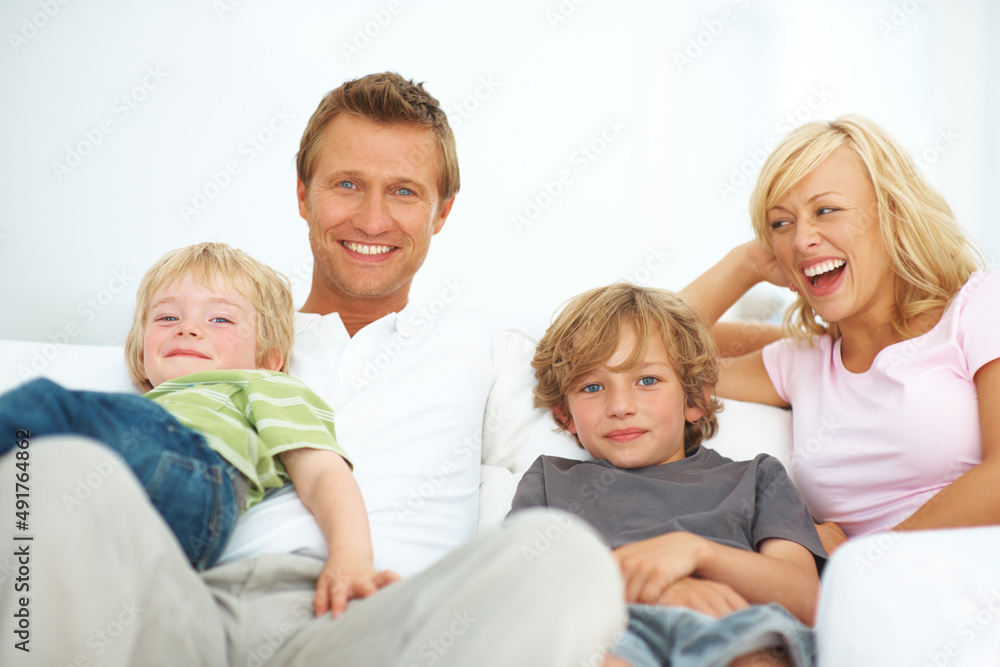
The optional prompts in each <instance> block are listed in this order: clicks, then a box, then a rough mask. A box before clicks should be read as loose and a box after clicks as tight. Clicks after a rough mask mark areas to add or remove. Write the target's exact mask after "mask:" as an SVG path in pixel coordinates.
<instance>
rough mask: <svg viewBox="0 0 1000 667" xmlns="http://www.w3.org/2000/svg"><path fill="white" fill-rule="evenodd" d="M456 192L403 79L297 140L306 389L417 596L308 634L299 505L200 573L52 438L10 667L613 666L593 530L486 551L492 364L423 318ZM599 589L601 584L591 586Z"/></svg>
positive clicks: (257, 524) (322, 114) (603, 564)
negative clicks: (305, 239) (482, 488)
mask: <svg viewBox="0 0 1000 667" xmlns="http://www.w3.org/2000/svg"><path fill="white" fill-rule="evenodd" d="M338 100H353V101H350V102H349V103H348V104H347V105H346V106H337V105H338V104H339V102H337V101H338ZM331 104H332V105H333V107H334V110H333V112H332V113H327V111H328V110H325V107H326V106H329V105H331ZM393 107H398V108H400V109H403V110H404V111H405V110H406V109H407V108H408V107H409V108H410V109H411V111H407V112H406V113H411V114H416V116H420V117H423V118H429V119H431V122H423V121H421V120H419V118H417V119H414V120H411V119H408V118H405V117H403V118H401V117H400V116H398V115H392V114H391V113H389V111H388V109H391V108H393ZM363 109H368V110H370V111H371V113H366V112H365V111H363ZM412 109H415V111H412ZM411 117H412V116H411ZM413 118H415V117H413ZM457 190H458V172H457V161H456V160H455V159H454V140H453V138H452V137H451V132H450V130H449V129H448V126H447V121H446V120H445V118H444V114H443V113H442V112H441V111H440V109H439V107H438V104H437V101H436V100H434V98H432V97H430V96H429V95H427V94H426V93H425V92H424V91H423V89H422V86H418V85H413V84H412V83H411V82H407V81H405V80H403V79H402V78H401V77H399V76H397V75H395V74H379V75H373V76H369V77H364V78H363V79H360V80H358V81H354V82H349V83H347V84H344V86H342V87H341V88H340V89H338V90H337V91H334V92H333V93H331V94H330V95H328V96H327V98H326V99H325V100H324V102H323V103H322V104H321V105H320V108H319V109H318V110H317V114H316V116H315V117H314V118H313V119H312V120H311V121H310V123H309V126H308V127H307V129H306V133H305V135H304V137H303V142H302V149H301V151H300V155H299V184H298V196H299V207H300V212H301V213H302V215H303V217H304V218H305V219H306V220H307V221H308V223H309V235H310V242H311V245H312V248H313V253H314V258H315V266H316V268H315V271H314V278H313V284H312V290H311V292H310V295H309V298H308V299H307V301H306V304H305V306H304V308H303V312H302V313H300V315H299V321H298V322H297V333H296V341H297V343H296V350H295V352H294V355H293V360H294V361H293V368H292V373H293V374H295V375H299V376H300V377H302V379H303V380H304V381H305V382H306V383H308V384H310V385H312V386H313V388H314V389H315V390H316V391H317V392H318V393H319V394H320V395H321V396H323V397H324V398H325V399H326V400H327V401H328V402H329V403H330V404H331V405H332V406H333V407H334V409H335V412H336V422H337V425H336V428H337V432H338V436H339V438H340V440H341V442H342V444H343V445H344V447H345V448H346V449H349V450H351V451H352V459H353V460H354V463H355V473H356V476H357V479H358V482H359V484H360V485H361V488H362V492H363V495H364V496H365V502H366V505H367V506H368V511H369V517H370V520H371V523H372V539H373V545H374V549H375V558H376V565H377V566H378V567H380V568H383V567H388V568H391V569H395V570H396V571H398V572H400V573H401V574H404V575H409V576H405V577H404V579H403V580H402V581H400V582H397V583H394V584H391V585H389V586H387V587H385V588H383V589H382V590H380V591H379V592H377V593H375V594H373V595H371V596H370V597H367V598H365V599H360V600H355V601H353V602H352V603H351V604H350V605H349V606H348V609H347V612H346V613H345V614H344V615H343V616H341V617H340V618H338V619H337V620H333V619H332V618H331V617H329V616H324V617H320V618H314V617H313V616H312V613H311V608H312V589H313V585H314V583H315V578H316V576H317V574H318V573H319V571H320V569H321V567H322V562H323V561H322V559H321V558H314V557H312V556H314V555H316V554H315V553H314V552H315V551H316V550H317V549H318V548H320V547H317V546H316V544H317V540H316V539H315V538H316V536H317V534H318V532H319V531H318V529H317V528H316V527H315V522H314V521H312V520H311V518H310V517H308V516H307V515H303V514H302V512H301V508H300V507H299V506H298V505H297V503H298V501H297V498H295V496H294V495H292V494H289V493H285V494H284V495H279V496H278V497H276V498H272V499H268V500H265V501H264V502H263V503H261V505H260V506H258V507H259V508H261V509H262V510H263V511H261V512H256V513H255V512H250V513H248V514H247V515H246V516H245V517H244V519H245V521H244V522H243V525H241V527H240V529H238V535H237V536H234V540H233V543H232V544H231V545H230V549H229V554H228V562H226V563H225V564H223V565H220V566H218V567H216V568H214V569H212V570H209V571H208V572H206V573H204V574H202V575H199V574H197V573H196V572H194V570H192V569H191V568H190V567H189V566H188V565H187V563H186V560H185V559H184V556H183V552H182V551H181V550H180V547H179V546H178V545H177V544H176V542H175V541H174V540H173V539H172V538H171V536H170V533H169V529H168V528H167V527H166V526H165V525H164V524H163V523H162V521H161V520H159V518H158V516H157V515H156V514H155V510H154V509H153V508H152V507H151V505H150V504H149V502H148V500H147V499H146V498H145V496H144V492H143V491H142V488H141V487H140V486H139V484H138V483H137V482H136V480H135V479H134V478H132V477H131V476H130V475H129V474H128V473H127V471H125V470H124V469H123V468H122V467H121V466H118V465H117V464H116V463H115V462H114V461H113V460H111V459H110V458H109V456H108V450H106V449H104V448H102V447H99V446H97V445H93V444H90V443H87V442H83V441H80V440H74V439H50V440H47V441H46V440H39V441H36V442H31V443H30V444H29V445H28V446H26V447H23V448H21V449H19V450H18V451H27V452H29V455H28V458H29V460H30V468H29V470H30V475H29V477H28V478H26V479H29V481H30V486H31V514H30V518H31V531H30V535H31V537H32V538H33V539H32V540H17V539H16V538H18V537H26V536H27V535H28V534H27V533H18V532H16V531H15V528H14V525H15V521H14V518H12V517H11V516H10V515H11V514H13V513H14V508H13V504H14V498H15V486H14V484H15V476H16V475H18V474H20V472H21V471H22V470H23V469H24V468H19V467H18V464H19V463H23V462H24V457H22V458H21V459H18V458H16V457H15V456H14V455H13V454H12V455H9V456H7V457H4V458H3V459H0V497H2V500H0V509H4V510H6V511H5V512H4V516H5V517H7V519H6V520H5V521H3V522H0V526H2V527H0V539H2V540H3V544H4V545H7V546H6V547H5V548H6V549H14V550H15V553H16V554H17V555H16V559H15V560H17V562H16V563H15V564H14V569H13V570H12V571H11V574H10V575H8V576H7V580H6V581H5V582H4V586H5V589H4V591H3V596H2V597H0V617H2V618H3V619H4V627H10V625H9V622H10V620H11V619H13V621H14V622H13V627H14V630H15V635H14V636H13V637H12V636H11V635H10V634H9V632H6V631H5V633H4V638H3V641H2V643H0V663H2V664H58V665H67V664H76V665H89V664H102V665H136V664H141V665H157V664H169V665H181V664H183V665H198V664H204V665H220V664H236V665H318V664H334V665H378V666H380V667H382V666H385V665H431V664H434V665H515V664H518V665H521V664H538V665H563V664H565V665H570V664H572V665H576V664H598V663H599V662H600V657H599V656H600V655H601V653H602V652H603V650H604V649H606V648H607V646H608V644H609V642H610V641H611V639H612V638H613V636H614V635H615V633H616V632H617V630H618V629H620V628H621V627H622V625H623V623H624V606H623V604H622V599H623V592H622V586H621V581H620V575H619V573H618V570H617V567H616V566H615V564H614V562H613V560H612V559H611V557H610V556H609V555H608V554H607V552H606V549H605V548H604V547H603V546H602V545H601V544H600V543H599V542H598V541H597V540H596V539H595V537H594V536H593V534H592V533H591V532H590V531H589V529H586V528H584V527H582V526H580V525H579V523H578V522H574V521H572V520H571V519H568V518H567V517H566V516H565V515H560V514H548V513H541V514H535V515H534V516H528V517H526V518H525V519H524V520H523V521H520V522H513V523H512V524H510V525H507V526H505V527H504V528H503V529H498V530H495V531H492V532H490V533H487V534H484V535H480V536H476V537H473V533H474V529H475V510H476V496H475V488H476V484H478V466H479V456H478V448H477V447H476V446H475V443H477V442H479V440H478V438H480V437H481V432H482V428H483V419H484V412H485V410H484V406H485V399H486V394H487V392H488V389H489V382H490V379H491V377H492V376H491V373H490V372H489V367H488V365H487V363H488V357H487V356H486V355H485V350H484V349H483V348H481V347H477V345H476V344H475V343H474V342H470V341H472V339H471V338H470V337H467V336H464V333H465V329H464V328H463V325H462V324H461V322H460V318H458V316H457V313H450V312H444V313H437V314H435V315H433V316H431V315H429V314H428V313H427V312H426V311H423V310H421V309H420V308H419V305H418V304H409V303H408V301H409V288H410V284H411V281H412V279H413V276H414V275H415V273H416V272H417V270H418V269H419V268H420V265H421V263H422V262H423V260H424V258H425V256H426V254H427V250H428V247H429V243H430V239H431V237H432V236H433V235H434V234H436V233H437V232H438V231H440V230H441V228H442V226H443V225H444V222H445V220H446V219H447V217H448V214H449V213H450V211H451V205H452V202H453V198H454V195H455V193H456V192H457ZM10 436H11V434H3V437H10ZM24 467H27V466H24ZM470 483H471V484H470ZM319 540H320V543H321V540H322V536H321V535H320V536H319ZM18 549H20V551H18ZM262 551H271V552H274V553H272V554H267V555H261V556H258V557H254V556H256V555H257V554H259V553H261V552H262ZM291 552H295V553H291ZM526 552H529V553H530V554H531V558H527V557H525V555H524V553H526ZM22 566H23V567H22ZM581 573H585V576H586V577H587V581H588V584H587V586H584V587H580V586H578V585H576V584H575V583H574V582H575V581H577V580H579V579H580V578H581ZM15 578H16V579H15ZM12 580H14V584H15V586H14V587H12V586H11V581H12ZM543 588H544V589H545V590H546V592H547V595H545V596H544V598H545V599H544V600H541V599H539V597H541V596H538V595H537V591H538V590H539V589H543ZM12 591H16V592H12ZM17 632H21V633H23V634H21V635H18V634H16V633H17ZM22 637H28V638H29V639H30V645H28V646H30V653H29V652H25V651H22V650H21V648H18V647H17V646H16V645H15V644H16V642H17V641H19V640H20V639H21V638H22Z"/></svg>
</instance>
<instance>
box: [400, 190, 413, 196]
mask: <svg viewBox="0 0 1000 667" xmlns="http://www.w3.org/2000/svg"><path fill="white" fill-rule="evenodd" d="M396 192H398V193H399V194H401V195H406V196H407V197H409V196H410V195H412V194H413V190H411V189H410V188H400V189H398V190H396Z"/></svg>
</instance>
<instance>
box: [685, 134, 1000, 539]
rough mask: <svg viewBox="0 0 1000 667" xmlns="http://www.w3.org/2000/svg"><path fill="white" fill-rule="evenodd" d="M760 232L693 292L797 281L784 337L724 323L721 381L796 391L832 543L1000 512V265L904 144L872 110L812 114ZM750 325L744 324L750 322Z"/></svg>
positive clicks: (765, 200) (762, 181) (802, 440)
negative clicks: (979, 246)
mask: <svg viewBox="0 0 1000 667" xmlns="http://www.w3.org/2000/svg"><path fill="white" fill-rule="evenodd" d="M750 215H751V220H752V223H753V228H754V232H755V235H756V237H757V238H756V240H755V241H751V242H749V243H747V244H744V245H742V246H739V247H737V248H735V249H733V250H732V251H730V252H729V254H727V255H726V257H725V258H724V259H723V260H722V261H720V262H719V263H718V264H716V265H715V266H714V267H712V268H711V269H709V270H708V271H707V272H706V273H705V274H703V275H702V276H700V277H699V278H698V279H697V280H695V281H694V282H693V283H692V284H691V285H689V286H688V287H687V288H685V290H684V291H683V292H682V294H683V296H684V297H685V298H687V299H688V301H689V302H691V303H692V304H694V305H695V307H696V308H697V309H698V310H699V311H700V313H701V314H702V316H703V317H704V318H705V319H706V320H707V321H709V322H716V321H717V320H718V318H719V317H720V316H721V315H722V313H723V312H725V310H726V309H728V308H729V307H730V306H731V305H732V304H733V303H735V301H736V300H737V299H738V298H739V297H740V296H741V295H742V294H743V293H745V292H746V291H747V290H748V289H749V288H750V287H752V286H753V285H754V284H756V283H758V282H762V281H765V280H766V281H769V282H772V283H774V284H777V285H782V286H787V287H788V288H790V289H791V290H792V291H794V292H796V293H797V295H798V297H797V300H796V301H795V303H793V304H792V305H791V306H789V309H788V312H787V313H786V317H785V327H784V328H785V332H784V333H785V335H786V336H787V337H786V338H784V339H782V340H778V341H774V342H771V343H770V344H767V345H766V346H765V347H763V348H760V349H756V350H754V349H753V348H754V347H755V341H756V345H760V343H761V342H766V337H762V336H760V335H759V331H756V330H754V331H753V332H752V335H747V333H746V332H747V331H749V330H748V329H741V328H740V327H736V328H734V327H732V326H729V327H723V326H717V327H716V337H717V341H718V342H719V345H720V348H721V350H722V353H723V354H724V355H725V354H726V353H727V351H730V350H741V351H745V350H747V349H750V350H753V351H750V352H749V353H747V354H743V355H742V356H738V357H735V358H734V359H732V360H730V361H729V362H728V363H724V364H723V368H722V371H721V375H720V380H719V384H718V387H717V392H718V395H719V396H721V397H724V398H732V399H738V400H745V401H753V402H758V403H766V404H770V405H778V406H782V407H792V413H793V433H794V448H793V453H792V468H793V471H794V476H795V478H796V480H797V482H798V485H799V488H800V490H801V491H802V493H803V495H804V496H805V498H806V501H807V503H808V505H809V508H810V511H811V512H812V514H813V517H814V519H815V520H816V521H817V522H818V523H819V524H821V525H819V526H818V529H819V533H820V536H821V538H822V539H823V543H824V546H825V547H826V548H827V550H828V551H829V552H832V551H833V550H834V549H835V548H836V547H837V546H839V545H840V544H841V543H843V541H844V540H846V539H847V538H848V537H856V536H862V535H869V534H873V533H879V532H883V531H888V530H893V529H900V530H906V529H922V528H936V527H946V526H972V525H983V524H993V523H1000V484H998V483H997V482H998V481H1000V442H998V440H1000V364H998V363H994V362H995V360H996V359H997V358H998V357H1000V336H997V335H996V333H995V332H996V330H997V328H998V325H1000V274H997V273H986V272H983V271H982V270H981V269H982V261H981V258H980V255H979V253H978V251H977V250H976V249H975V248H974V247H973V245H972V243H971V242H970V241H969V239H968V238H966V236H965V235H964V234H963V232H962V230H961V228H960V227H959V225H958V223H957V222H956V221H955V218H954V215H953V214H952V212H951V210H950V208H949V207H948V205H947V203H946V202H945V201H944V199H943V198H942V196H941V195H940V194H939V193H938V192H936V191H935V190H934V188H933V187H931V186H930V185H929V184H928V183H927V181H926V180H925V179H924V177H923V175H922V174H921V173H920V171H919V170H918V169H917V167H916V166H915V164H914V162H913V160H912V159H911V158H910V157H909V156H908V155H907V153H906V152H905V150H903V149H902V148H901V147H900V145H899V144H898V143H897V142H896V141H895V140H894V139H892V138H891V137H890V136H889V135H888V134H887V133H886V132H885V131H884V130H883V129H882V128H880V127H879V126H878V125H876V124H875V123H873V122H871V121H870V120H868V119H866V118H862V117H860V116H853V115H851V116H843V117H841V118H838V119H837V120H835V121H832V122H816V123H809V124H806V125H803V126H802V127H800V128H798V129H797V130H795V131H794V132H792V133H791V134H789V135H788V137H786V138H785V139H784V140H783V141H782V143H781V144H779V146H778V147H777V148H776V149H775V150H774V152H773V153H772V154H771V155H770V156H769V158H768V159H767V161H766V162H765V164H764V165H763V167H762V169H761V174H760V177H759V179H758V182H757V185H756V188H755V190H754V192H753V194H752V196H751V200H750ZM741 332H742V335H741Z"/></svg>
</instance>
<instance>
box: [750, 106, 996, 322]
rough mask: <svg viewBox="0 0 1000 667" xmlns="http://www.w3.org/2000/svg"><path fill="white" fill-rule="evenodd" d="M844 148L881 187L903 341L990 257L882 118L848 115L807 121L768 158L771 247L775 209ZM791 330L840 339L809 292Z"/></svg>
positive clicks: (765, 231) (764, 188) (761, 217)
mask: <svg viewBox="0 0 1000 667" xmlns="http://www.w3.org/2000/svg"><path fill="white" fill-rule="evenodd" d="M841 146H846V147H848V148H850V149H851V150H853V151H854V152H855V153H856V154H857V155H858V157H860V158H861V162H862V163H863V164H864V165H865V169H867V171H868V177H869V178H870V179H871V182H872V185H873V186H874V187H875V197H876V200H877V204H878V216H879V234H880V237H881V239H882V248H883V249H884V250H885V252H886V255H887V256H888V258H889V262H890V264H891V266H892V270H893V272H894V273H895V274H896V280H895V285H894V289H895V302H896V313H895V317H894V320H893V322H892V327H893V331H894V332H895V333H896V335H897V336H899V338H900V339H901V340H907V339H909V338H913V337H914V336H916V335H919V334H920V333H923V332H922V331H919V330H916V331H915V330H914V329H913V326H912V325H913V324H914V321H915V320H916V318H917V317H919V316H920V315H923V314H925V313H928V312H941V311H943V310H944V309H945V308H946V307H947V306H948V303H949V301H951V298H952V297H953V296H954V295H955V294H956V293H957V292H958V291H959V290H960V289H961V288H962V286H963V285H964V284H965V283H966V282H967V281H968V280H969V276H970V274H971V273H972V272H973V271H975V270H976V269H979V268H982V267H983V259H982V254H981V253H980V252H979V250H978V249H977V248H976V246H975V244H973V242H972V241H971V240H970V239H969V238H968V237H967V236H966V235H965V233H964V232H963V230H962V228H961V227H960V226H959V224H958V222H957V221H956V220H955V215H954V214H953V213H952V211H951V208H950V207H949V206H948V203H947V202H946V201H945V199H944V197H942V196H941V194H940V193H939V192H938V191H937V190H935V189H934V187H933V186H932V185H931V184H930V183H929V182H928V181H927V179H926V178H925V177H924V175H923V174H922V173H921V172H920V169H918V168H917V166H916V164H915V163H914V162H913V160H912V159H911V158H910V156H909V154H908V153H907V152H906V149H904V148H903V147H902V145H901V144H900V143H899V142H897V141H896V140H895V139H893V138H892V137H891V136H890V135H889V134H888V133H887V132H886V131H885V130H883V129H882V128H881V127H880V126H879V125H877V124H876V123H874V122H872V121H871V120H869V119H867V118H865V117H863V116H858V115H853V114H848V115H845V116H841V117H839V118H837V119H836V120H833V121H816V122H812V123H806V124H805V125H802V126H801V127H799V128H797V129H796V130H794V131H792V132H791V133H790V134H789V135H788V136H787V137H785V138H784V139H783V140H782V141H781V143H779V144H778V146H777V148H775V149H774V151H772V153H771V154H770V155H769V156H768V158H767V160H765V161H764V165H763V166H762V167H761V170H760V176H759V177H758V178H757V185H756V186H755V187H754V191H753V193H752V194H751V196H750V220H751V222H752V223H753V230H754V233H755V234H756V236H757V238H758V239H759V240H760V242H761V243H763V244H764V246H765V247H767V248H768V249H770V248H771V229H770V226H769V225H768V221H767V211H768V209H770V208H772V207H773V206H775V205H776V204H777V203H778V202H779V201H780V200H781V199H782V198H783V197H784V196H785V195H786V194H788V192H789V190H791V189H792V188H794V187H795V185H796V184H797V183H798V182H799V181H800V180H802V178H803V177H804V176H805V175H806V174H808V173H810V172H811V171H812V170H814V169H815V168H816V167H818V166H819V164H820V163H821V162H823V160H825V159H826V158H827V157H829V156H830V154H831V153H833V152H834V151H835V150H837V149H838V148H840V147H841ZM785 329H786V330H787V331H788V332H789V333H791V334H793V335H795V336H800V337H811V336H816V335H823V334H829V335H830V336H832V337H833V338H834V339H836V338H839V337H840V329H839V328H838V327H837V324H836V323H835V322H834V323H828V322H824V321H822V320H821V319H820V318H819V316H818V315H817V314H816V312H815V311H813V309H812V308H811V307H810V306H809V304H808V303H806V300H805V299H803V298H802V295H801V294H800V295H798V298H797V299H796V301H795V302H793V303H792V304H790V305H789V306H788V309H787V310H786V312H785Z"/></svg>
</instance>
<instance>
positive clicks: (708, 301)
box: [680, 241, 788, 407]
mask: <svg viewBox="0 0 1000 667" xmlns="http://www.w3.org/2000/svg"><path fill="white" fill-rule="evenodd" d="M764 280H768V281H771V282H775V283H776V284H781V285H787V284H788V283H787V279H786V278H785V275H784V273H783V272H782V270H781V268H780V267H779V266H778V264H777V261H776V260H775V259H774V255H773V254H771V253H770V252H768V251H767V249H765V248H764V246H763V245H761V244H760V243H759V242H758V241H750V242H748V243H744V244H743V245H741V246H737V247H736V248H733V249H732V250H730V251H729V253H728V254H727V255H726V256H725V257H723V258H722V259H721V260H720V261H719V262H718V263H717V264H715V266H713V267H712V268H710V269H709V270H708V271H706V272H705V273H703V274H702V275H700V276H699V277H698V278H696V279H695V280H694V281H693V282H692V283H691V284H690V285H688V286H687V287H685V288H684V289H683V290H681V292H680V295H681V297H682V298H684V299H685V300H686V301H687V302H688V303H689V304H691V306H692V307H693V308H694V309H695V310H696V311H698V314H699V315H701V317H702V319H704V320H705V322H707V323H708V324H709V325H710V326H712V327H713V328H712V336H713V337H714V338H715V342H716V345H718V347H719V352H720V354H721V355H722V357H723V359H722V364H721V366H720V369H719V383H718V385H717V386H716V390H715V391H716V394H717V395H719V396H720V397H722V398H732V399H735V400H740V401H752V402H754V403H764V404H767V405H778V406H782V407H787V405H788V404H787V403H785V402H784V401H783V400H782V399H781V397H780V396H778V393H777V392H776V391H775V390H774V384H773V383H772V382H771V378H770V377H769V376H768V374H767V371H766V369H765V368H764V361H763V357H762V356H761V354H760V350H761V348H763V347H764V346H765V345H767V344H768V343H770V342H772V341H775V340H777V339H779V338H781V330H780V328H779V327H776V326H773V325H767V324H761V323H757V322H718V319H719V318H720V317H721V316H722V314H723V313H725V312H726V311H727V310H729V308H731V307H732V305H733V304H734V303H736V301H737V300H738V299H739V298H740V297H741V296H743V295H744V294H745V293H746V292H747V290H749V289H750V288H751V287H753V286H754V285H756V284H757V283H759V282H761V281H764Z"/></svg>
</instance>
